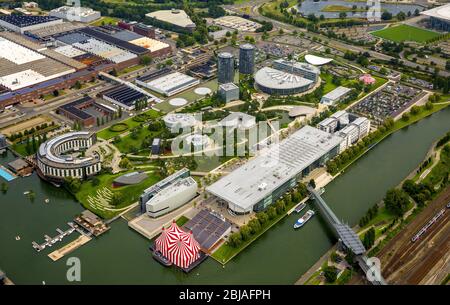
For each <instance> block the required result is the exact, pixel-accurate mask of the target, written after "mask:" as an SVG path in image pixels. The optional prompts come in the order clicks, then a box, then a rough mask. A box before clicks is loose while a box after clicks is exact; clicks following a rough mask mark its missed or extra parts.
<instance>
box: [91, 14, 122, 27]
mask: <svg viewBox="0 0 450 305" xmlns="http://www.w3.org/2000/svg"><path fill="white" fill-rule="evenodd" d="M119 20H120V19H119V18H115V17H108V16H106V17H102V18H100V19H99V20H96V21H94V22H92V23H91V25H93V26H101V25H104V24H105V25H106V24H112V25H115V24H117V22H118V21H119Z"/></svg>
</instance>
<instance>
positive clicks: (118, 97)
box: [102, 84, 148, 111]
mask: <svg viewBox="0 0 450 305" xmlns="http://www.w3.org/2000/svg"><path fill="white" fill-rule="evenodd" d="M102 97H103V99H104V100H106V101H109V102H111V103H113V104H115V105H117V106H119V107H122V108H124V109H126V110H128V111H130V110H133V109H134V107H135V105H136V102H137V101H143V100H147V99H148V96H147V95H145V94H144V93H142V92H140V91H138V90H136V89H133V88H131V87H129V86H127V85H124V84H123V85H118V86H116V87H114V88H112V89H109V90H107V91H105V92H103V93H102Z"/></svg>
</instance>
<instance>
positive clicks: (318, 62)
mask: <svg viewBox="0 0 450 305" xmlns="http://www.w3.org/2000/svg"><path fill="white" fill-rule="evenodd" d="M305 60H306V62H308V63H310V64H311V65H315V66H322V65H325V64H328V63H330V62H332V61H333V58H326V57H320V56H316V55H311V54H307V55H305Z"/></svg>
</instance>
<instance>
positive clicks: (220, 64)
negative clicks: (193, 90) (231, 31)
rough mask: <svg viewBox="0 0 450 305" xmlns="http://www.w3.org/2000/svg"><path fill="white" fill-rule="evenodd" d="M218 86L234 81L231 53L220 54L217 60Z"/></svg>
mask: <svg viewBox="0 0 450 305" xmlns="http://www.w3.org/2000/svg"><path fill="white" fill-rule="evenodd" d="M217 69H218V76H217V81H218V82H219V84H227V83H232V82H233V80H234V57H233V55H232V54H231V53H228V52H222V53H220V54H219V55H218V58H217Z"/></svg>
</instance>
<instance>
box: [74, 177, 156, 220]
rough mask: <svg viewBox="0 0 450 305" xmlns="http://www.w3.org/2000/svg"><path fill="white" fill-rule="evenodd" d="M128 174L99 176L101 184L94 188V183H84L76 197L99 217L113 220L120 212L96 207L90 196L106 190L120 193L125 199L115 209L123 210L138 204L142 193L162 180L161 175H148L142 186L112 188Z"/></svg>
mask: <svg viewBox="0 0 450 305" xmlns="http://www.w3.org/2000/svg"><path fill="white" fill-rule="evenodd" d="M128 172H132V171H128ZM126 173H127V172H122V173H119V174H115V175H112V174H101V175H98V176H96V177H97V178H98V179H99V180H100V183H99V185H97V186H94V185H93V184H92V182H91V181H89V180H87V181H84V182H83V183H82V185H81V189H80V191H78V192H77V193H76V194H75V197H76V198H77V200H78V201H79V202H80V203H81V204H82V205H83V206H84V207H85V208H86V209H89V210H90V211H92V212H94V213H96V214H97V215H99V216H101V217H103V218H105V219H109V218H112V217H114V216H115V215H117V214H119V213H120V211H110V210H107V209H103V208H99V207H95V206H93V205H91V204H90V203H89V202H88V198H89V196H91V197H95V196H97V191H98V190H101V189H104V188H106V189H108V190H109V191H111V192H112V193H115V192H120V193H121V194H122V195H123V198H124V199H123V202H122V203H121V204H119V205H117V206H115V207H114V209H122V208H125V207H127V206H129V205H130V204H132V203H134V202H137V201H138V200H139V196H140V195H141V193H142V191H144V190H145V189H146V188H148V187H149V186H151V185H153V184H155V183H156V182H158V181H160V180H161V177H160V176H159V174H157V173H148V178H147V179H145V180H144V181H143V182H141V183H140V184H137V185H129V186H122V187H119V188H113V187H112V182H113V180H114V179H116V178H117V177H119V176H121V175H124V174H126Z"/></svg>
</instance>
